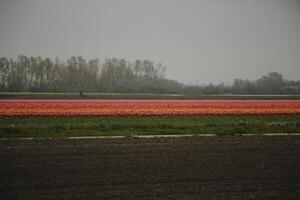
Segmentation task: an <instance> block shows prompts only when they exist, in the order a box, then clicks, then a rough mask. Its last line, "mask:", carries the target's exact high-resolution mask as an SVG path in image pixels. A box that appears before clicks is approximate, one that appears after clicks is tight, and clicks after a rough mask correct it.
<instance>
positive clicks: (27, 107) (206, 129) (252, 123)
mask: <svg viewBox="0 0 300 200" xmlns="http://www.w3.org/2000/svg"><path fill="white" fill-rule="evenodd" d="M299 126H300V100H178V99H177V100H145V99H144V100H109V99H107V100H104V99H0V131H1V132H2V134H1V135H0V137H15V136H24V135H25V136H27V135H29V136H33V135H34V136H43V134H44V133H49V132H51V134H50V135H52V136H53V135H55V136H69V135H78V134H79V135H119V134H121V135H124V134H125V135H132V134H197V133H217V134H226V133H229V134H237V133H253V132H255V133H256V132H257V133H259V132H279V131H280V132H299V129H300V127H299ZM46 136H47V134H46Z"/></svg>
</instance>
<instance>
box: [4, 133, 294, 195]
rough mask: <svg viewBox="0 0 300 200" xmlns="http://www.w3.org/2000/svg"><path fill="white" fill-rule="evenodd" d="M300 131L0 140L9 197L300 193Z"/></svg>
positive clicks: (5, 183)
mask: <svg viewBox="0 0 300 200" xmlns="http://www.w3.org/2000/svg"><path fill="white" fill-rule="evenodd" d="M299 153H300V136H272V137H270V136H249V137H248V136H242V137H236V136H234V137H231V136H226V137H223V136H220V137H197V136H193V137H180V138H147V139H146V138H130V137H128V138H122V139H81V140H78V139H77V140H70V139H51V140H45V139H43V140H38V139H36V140H0V160H1V165H0V171H1V179H0V186H1V190H0V195H1V198H3V199H14V200H18V199H22V200H27V199H28V200H29V199H30V200H31V199H39V200H43V199H92V200H93V199H95V200H96V199H178V200H179V199H180V200H181V199H220V200H223V199H224V200H225V199H231V200H232V199H233V200H240V199H274V200H277V199H278V200H282V199H299V195H300V168H299V164H300V160H299V158H300V155H299Z"/></svg>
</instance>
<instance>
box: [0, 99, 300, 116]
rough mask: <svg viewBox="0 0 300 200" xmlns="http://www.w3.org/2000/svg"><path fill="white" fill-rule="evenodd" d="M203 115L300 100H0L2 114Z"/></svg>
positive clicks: (262, 109) (296, 108)
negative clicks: (87, 101) (88, 101)
mask: <svg viewBox="0 0 300 200" xmlns="http://www.w3.org/2000/svg"><path fill="white" fill-rule="evenodd" d="M202 115H221V116H230V115H300V102H299V101H295V102H292V101H290V102H288V103H286V102H285V103H282V102H275V101H272V102H247V101H242V100H241V101H234V102H231V101H228V102H209V101H204V102H202V101H195V102H188V101H180V100H177V101H173V102H168V101H161V102H160V101H145V100H143V101H141V102H138V101H137V100H135V101H123V102H122V101H121V102H116V101H111V102H109V101H105V102H103V103H98V102H95V103H86V102H72V103H67V102H64V103H61V102H54V103H53V102H52V103H49V102H34V103H30V102H26V103H24V102H21V103H19V102H17V101H16V102H0V116H2V117H8V116H13V117H20V116H21V117H26V116H49V117H50V116H51V117H60V116H65V117H66V116H70V117H71V116H202Z"/></svg>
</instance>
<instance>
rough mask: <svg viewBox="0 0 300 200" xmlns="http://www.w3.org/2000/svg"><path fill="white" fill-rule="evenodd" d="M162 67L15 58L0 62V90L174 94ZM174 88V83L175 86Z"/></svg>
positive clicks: (107, 61)
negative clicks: (167, 92)
mask: <svg viewBox="0 0 300 200" xmlns="http://www.w3.org/2000/svg"><path fill="white" fill-rule="evenodd" d="M169 83H173V81H169V80H166V79H165V67H163V66H162V65H161V64H157V65H156V64H154V63H153V62H152V61H149V60H136V61H135V62H133V63H130V62H128V61H126V60H124V59H118V58H111V59H105V61H104V63H100V61H99V59H91V60H89V61H87V60H85V59H84V58H83V57H81V56H77V57H75V56H73V57H71V58H69V59H68V60H67V61H66V62H64V61H61V60H60V59H58V58H56V59H55V60H52V59H50V58H44V59H43V58H41V57H27V56H24V55H20V56H18V58H17V60H13V59H8V58H6V57H2V58H0V90H1V91H13V92H80V93H83V92H158V93H161V92H166V91H169V92H176V91H173V90H172V89H170V88H168V87H169V86H168V85H169ZM176 84H178V83H176Z"/></svg>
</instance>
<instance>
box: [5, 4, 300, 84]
mask: <svg viewBox="0 0 300 200" xmlns="http://www.w3.org/2000/svg"><path fill="white" fill-rule="evenodd" d="M0 27H1V29H0V46H1V48H0V57H3V56H6V57H13V58H15V57H16V56H17V55H20V54H24V55H28V56H42V57H51V58H55V57H59V58H61V59H66V58H68V57H70V56H73V55H74V56H77V55H78V56H83V57H84V58H87V59H91V58H99V59H100V61H103V60H104V58H111V57H118V58H124V59H126V60H129V61H134V60H135V59H149V60H153V61H154V62H155V63H159V62H161V63H162V64H163V65H164V66H165V67H167V71H166V75H167V78H170V79H174V80H177V81H180V82H184V83H196V84H207V83H209V82H211V83H220V82H225V83H230V82H231V81H232V80H233V79H234V78H242V79H250V80H254V79H257V78H260V77H261V76H262V75H265V74H267V73H269V72H272V71H276V72H279V73H281V74H283V76H284V78H286V79H291V80H297V79H299V77H300V56H299V52H300V37H299V35H300V1H298V0H253V1H250V0H249V1H238V0H230V1H222V0H203V1H195V0H187V1H179V0H178V1H175V0H174V1H169V0H166V1H158V0H153V1H137V0H123V1H117V0H116V1H76V0H61V1H58V0H53V1H45V0H41V1H39V0H24V1H21V0H0Z"/></svg>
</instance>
